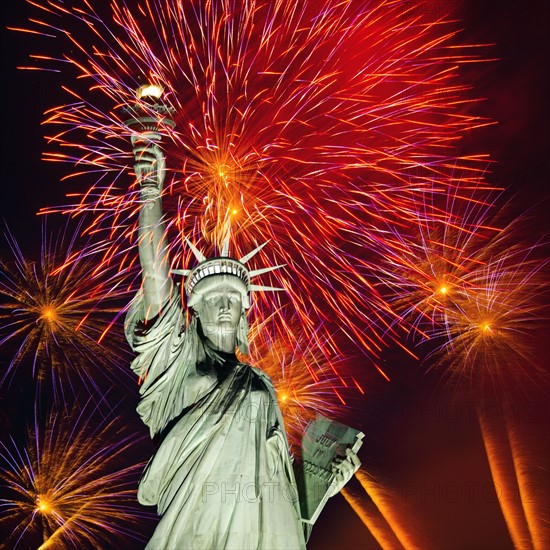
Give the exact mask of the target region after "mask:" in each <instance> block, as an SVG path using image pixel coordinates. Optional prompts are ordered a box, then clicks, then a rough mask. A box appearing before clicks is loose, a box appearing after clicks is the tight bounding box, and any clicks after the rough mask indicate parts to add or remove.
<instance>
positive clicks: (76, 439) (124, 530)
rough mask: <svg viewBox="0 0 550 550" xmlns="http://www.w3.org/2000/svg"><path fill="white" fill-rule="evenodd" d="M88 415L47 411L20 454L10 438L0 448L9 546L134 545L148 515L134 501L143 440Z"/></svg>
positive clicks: (118, 424) (114, 422)
mask: <svg viewBox="0 0 550 550" xmlns="http://www.w3.org/2000/svg"><path fill="white" fill-rule="evenodd" d="M89 409H90V407H84V409H83V410H82V411H77V410H76V409H75V410H73V411H72V413H55V412H52V413H51V414H50V416H49V419H48V421H47V422H46V426H45V427H41V425H40V423H39V422H38V420H35V425H34V427H33V429H31V430H30V431H29V434H28V439H27V444H26V446H25V447H23V448H21V447H20V446H18V445H17V444H16V443H15V442H14V441H13V440H12V443H11V445H9V444H7V443H2V444H1V445H2V447H1V449H2V452H1V453H0V458H1V459H2V465H1V467H0V483H1V486H2V495H3V498H2V508H3V517H2V520H1V524H2V527H3V532H4V534H5V535H6V538H5V539H4V542H5V543H6V544H8V545H9V547H10V548H37V547H40V548H44V549H45V548H67V547H74V548H84V547H88V546H90V547H94V548H98V547H105V545H106V544H108V545H109V546H111V545H112V544H113V543H114V542H115V541H117V540H118V541H119V543H121V542H123V541H124V540H128V538H129V537H130V538H132V539H138V540H139V539H140V535H139V530H138V529H137V527H138V526H139V525H140V524H142V523H143V522H144V518H146V517H147V514H144V513H143V512H140V510H139V509H138V507H137V506H136V505H133V503H134V501H135V500H136V487H137V481H138V478H139V474H140V472H141V470H142V468H143V465H144V464H143V463H140V464H135V462H136V456H135V455H136V453H137V454H138V456H139V452H138V448H139V447H140V446H141V445H142V438H140V437H136V435H135V434H132V433H129V430H127V429H124V428H123V426H124V424H123V423H121V422H120V419H119V418H116V419H113V420H111V421H109V420H107V419H105V418H99V420H98V419H97V418H95V417H96V416H97V414H96V413H98V411H95V412H94V411H91V410H89ZM132 455H134V456H132ZM129 456H132V459H131V461H132V463H133V464H132V465H131V466H128V465H127V463H126V461H125V460H124V457H129ZM117 546H118V545H117Z"/></svg>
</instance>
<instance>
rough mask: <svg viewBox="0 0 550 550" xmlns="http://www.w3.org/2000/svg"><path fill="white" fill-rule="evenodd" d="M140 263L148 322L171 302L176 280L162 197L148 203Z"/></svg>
mask: <svg viewBox="0 0 550 550" xmlns="http://www.w3.org/2000/svg"><path fill="white" fill-rule="evenodd" d="M139 260H140V263H141V269H142V277H143V296H144V306H145V320H148V319H152V318H154V317H156V316H157V315H158V314H159V312H160V310H161V309H162V307H163V306H164V305H165V304H166V303H167V302H168V300H169V299H170V294H171V292H172V280H171V278H170V262H169V258H168V244H167V241H166V236H165V226H164V221H163V213H162V202H161V198H160V196H158V197H156V198H149V199H148V200H146V201H144V202H143V204H142V206H141V210H140V214H139Z"/></svg>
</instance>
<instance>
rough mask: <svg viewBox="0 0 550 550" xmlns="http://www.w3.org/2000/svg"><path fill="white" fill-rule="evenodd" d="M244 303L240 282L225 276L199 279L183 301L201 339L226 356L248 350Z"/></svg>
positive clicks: (244, 296) (243, 290)
mask: <svg viewBox="0 0 550 550" xmlns="http://www.w3.org/2000/svg"><path fill="white" fill-rule="evenodd" d="M247 302H248V291H247V288H246V286H245V284H244V283H243V281H242V280H241V279H239V278H238V277H236V276H234V275H227V274H226V275H210V276H207V277H205V278H204V279H201V280H200V281H199V282H198V283H197V284H196V285H195V286H194V287H193V290H192V291H191V292H190V293H189V294H188V300H187V303H188V306H189V307H191V308H192V309H193V311H194V315H195V317H196V318H197V319H198V322H199V324H200V328H201V332H202V335H203V336H204V337H205V338H206V339H207V340H208V341H209V342H210V344H211V345H212V347H213V348H214V349H217V350H220V351H225V352H227V353H232V352H233V351H235V347H239V348H240V349H241V351H243V352H246V350H247V348H248V323H247V322H246V312H245V304H246V303H247ZM243 348H244V349H243Z"/></svg>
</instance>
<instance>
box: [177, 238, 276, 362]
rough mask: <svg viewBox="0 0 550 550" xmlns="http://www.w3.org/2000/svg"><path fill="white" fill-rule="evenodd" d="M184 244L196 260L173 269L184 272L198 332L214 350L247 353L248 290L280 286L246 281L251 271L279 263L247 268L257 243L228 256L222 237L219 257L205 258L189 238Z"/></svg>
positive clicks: (227, 242) (250, 277)
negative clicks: (239, 254)
mask: <svg viewBox="0 0 550 550" xmlns="http://www.w3.org/2000/svg"><path fill="white" fill-rule="evenodd" d="M187 244H188V245H189V247H190V248H191V250H192V251H193V253H194V254H195V257H196V258H197V260H199V264H198V265H197V266H196V267H195V268H193V269H191V270H173V273H177V274H180V275H186V276H187V278H186V280H185V294H186V296H187V306H188V307H190V308H191V309H192V310H193V311H194V315H195V317H196V318H197V319H198V322H199V325H200V328H201V330H202V334H203V336H204V337H206V338H207V339H208V341H209V342H210V344H211V345H212V346H213V347H214V348H215V349H217V350H220V351H225V352H233V351H235V347H238V348H239V349H240V351H241V352H243V353H248V322H247V319H246V310H247V309H248V308H249V307H250V304H251V301H250V294H251V292H252V291H254V290H283V289H281V288H273V287H265V286H258V285H253V284H250V280H251V279H252V277H254V276H255V275H259V274H261V273H266V272H268V271H273V270H274V269H278V268H279V267H282V266H274V267H268V268H264V269H259V270H256V271H248V269H247V268H246V265H245V264H246V262H247V261H248V260H249V259H250V258H252V257H253V256H254V255H255V254H256V253H257V252H258V251H259V250H261V248H263V246H264V245H261V246H259V247H258V248H256V249H255V250H253V251H252V252H250V253H249V254H247V255H246V256H244V257H243V258H241V259H240V260H236V259H234V258H231V257H229V240H226V242H225V244H224V246H223V250H222V254H221V256H220V257H215V258H208V259H207V258H206V257H205V256H204V255H203V254H202V253H201V252H200V251H199V250H198V249H197V248H196V247H195V246H194V245H193V244H192V243H191V242H190V241H188V240H187Z"/></svg>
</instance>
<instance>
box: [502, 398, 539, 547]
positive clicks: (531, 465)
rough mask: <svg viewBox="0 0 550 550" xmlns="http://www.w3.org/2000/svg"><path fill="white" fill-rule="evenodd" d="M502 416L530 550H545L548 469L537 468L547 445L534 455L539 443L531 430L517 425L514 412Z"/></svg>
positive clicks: (526, 426)
mask: <svg viewBox="0 0 550 550" xmlns="http://www.w3.org/2000/svg"><path fill="white" fill-rule="evenodd" d="M505 412H506V414H505V425H506V432H507V435H508V441H509V445H510V450H511V453H512V460H513V468H514V472H515V475H516V478H517V484H518V489H519V494H518V496H517V500H519V502H520V503H521V504H522V506H523V511H524V514H525V518H526V520H527V526H528V528H529V534H530V537H531V540H532V543H533V548H535V550H539V549H540V550H542V549H544V548H548V546H549V542H550V529H549V526H548V512H549V505H548V492H547V491H548V468H547V465H546V464H545V463H542V464H541V458H540V457H541V456H546V457H548V442H544V443H543V446H544V447H545V448H544V452H541V453H537V450H538V449H540V448H541V443H540V441H539V436H538V434H534V433H533V431H532V426H529V425H528V424H527V425H526V424H525V423H522V422H520V421H519V420H520V419H518V418H517V417H516V415H517V412H516V411H513V410H510V409H506V411H505ZM537 455H538V456H537Z"/></svg>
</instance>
